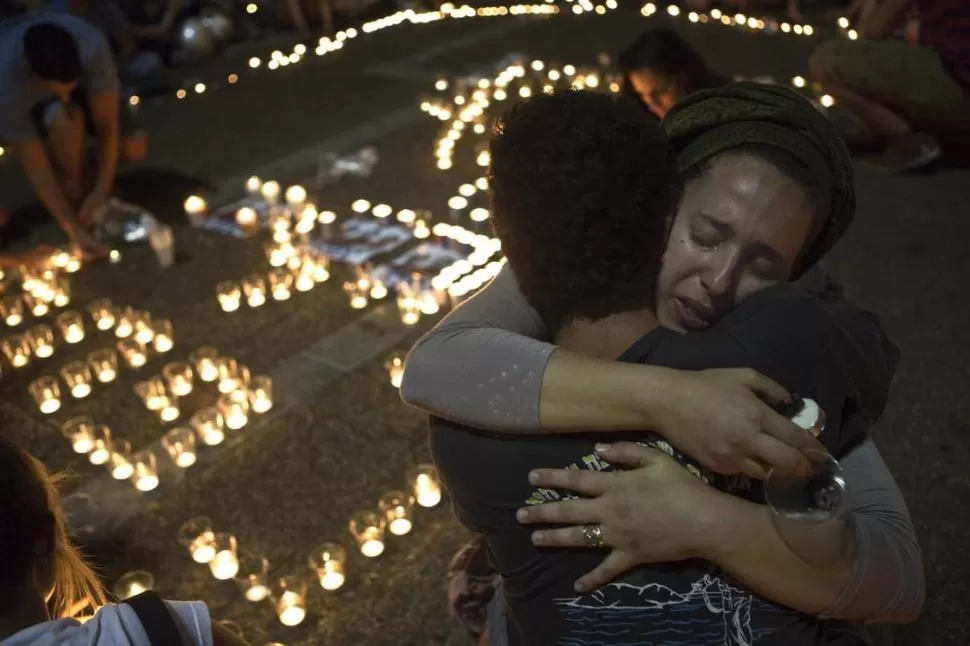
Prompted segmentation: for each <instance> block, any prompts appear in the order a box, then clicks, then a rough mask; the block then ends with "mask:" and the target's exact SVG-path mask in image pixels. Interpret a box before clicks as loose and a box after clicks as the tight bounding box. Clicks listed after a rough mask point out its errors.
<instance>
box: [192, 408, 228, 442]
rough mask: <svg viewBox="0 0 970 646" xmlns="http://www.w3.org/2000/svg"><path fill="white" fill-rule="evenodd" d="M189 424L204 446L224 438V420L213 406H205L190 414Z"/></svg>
mask: <svg viewBox="0 0 970 646" xmlns="http://www.w3.org/2000/svg"><path fill="white" fill-rule="evenodd" d="M189 424H190V425H191V426H192V428H194V429H195V432H196V433H198V435H199V439H200V440H202V443H203V444H205V445H206V446H216V445H218V444H221V443H222V441H223V440H224V439H226V431H225V422H223V420H222V414H220V413H219V410H218V409H217V408H216V407H215V406H207V407H205V408H203V409H201V410H199V411H197V412H196V413H195V414H194V415H192V418H191V419H190V420H189Z"/></svg>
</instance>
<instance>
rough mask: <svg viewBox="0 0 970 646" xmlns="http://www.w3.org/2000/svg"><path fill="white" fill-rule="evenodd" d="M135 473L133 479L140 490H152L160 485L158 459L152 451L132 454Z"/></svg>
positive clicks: (136, 487)
mask: <svg viewBox="0 0 970 646" xmlns="http://www.w3.org/2000/svg"><path fill="white" fill-rule="evenodd" d="M131 461H132V463H133V466H134V473H133V474H132V476H131V480H132V482H133V483H134V485H135V489H137V490H138V491H152V490H153V489H155V488H156V487H158V482H159V480H158V460H157V458H156V457H155V454H154V453H152V452H151V451H147V450H146V451H139V452H138V453H136V454H135V455H133V456H132V458H131Z"/></svg>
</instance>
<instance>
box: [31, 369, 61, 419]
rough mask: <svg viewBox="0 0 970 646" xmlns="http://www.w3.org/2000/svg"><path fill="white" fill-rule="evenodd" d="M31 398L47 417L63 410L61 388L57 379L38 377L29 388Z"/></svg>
mask: <svg viewBox="0 0 970 646" xmlns="http://www.w3.org/2000/svg"><path fill="white" fill-rule="evenodd" d="M28 390H29V391H30V394H31V396H32V397H33V398H34V401H35V402H37V407H38V408H39V409H40V412H42V413H44V414H45V415H50V414H51V413H56V412H57V411H59V410H60V409H61V386H60V384H58V383H57V378H56V377H38V378H37V379H34V380H33V381H32V382H30V386H28Z"/></svg>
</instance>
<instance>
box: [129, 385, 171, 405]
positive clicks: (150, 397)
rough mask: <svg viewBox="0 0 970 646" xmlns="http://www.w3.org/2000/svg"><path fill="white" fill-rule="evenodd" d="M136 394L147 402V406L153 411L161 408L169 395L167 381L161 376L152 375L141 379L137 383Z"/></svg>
mask: <svg viewBox="0 0 970 646" xmlns="http://www.w3.org/2000/svg"><path fill="white" fill-rule="evenodd" d="M135 394H136V395H138V397H139V398H140V399H141V401H142V403H143V404H145V408H147V409H148V410H152V411H157V410H161V409H162V407H163V406H164V405H165V399H166V397H167V396H168V393H167V392H166V391H165V382H164V381H163V380H162V378H161V377H151V378H150V379H146V380H145V381H139V382H138V383H136V384H135Z"/></svg>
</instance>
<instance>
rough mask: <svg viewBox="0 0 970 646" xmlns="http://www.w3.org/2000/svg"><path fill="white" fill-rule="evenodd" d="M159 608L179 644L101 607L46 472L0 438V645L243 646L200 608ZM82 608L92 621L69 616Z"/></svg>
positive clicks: (130, 615) (120, 609)
mask: <svg viewBox="0 0 970 646" xmlns="http://www.w3.org/2000/svg"><path fill="white" fill-rule="evenodd" d="M152 594H153V593H152ZM153 600H156V601H155V602H156V603H159V602H158V601H157V597H155V598H154V599H153ZM160 603H164V604H165V606H164V607H165V608H166V609H167V610H168V614H169V615H170V617H171V622H168V623H167V624H166V626H164V628H169V629H173V630H175V631H177V632H179V633H181V636H182V639H181V640H179V641H178V642H175V641H167V640H165V636H164V633H162V632H160V631H159V630H158V626H156V625H153V624H151V622H150V621H146V623H145V624H142V622H141V620H140V615H139V614H137V613H136V611H135V610H134V609H133V607H132V606H131V605H128V604H112V603H107V602H106V598H105V593H104V591H103V590H102V588H101V584H100V582H99V581H98V577H97V575H95V573H94V572H93V571H92V570H91V568H90V566H88V564H87V563H85V562H84V559H83V558H82V557H81V555H80V553H79V552H78V550H77V548H76V547H75V546H74V544H73V543H72V542H71V539H70V537H69V535H68V531H67V524H66V522H65V520H64V513H63V511H62V510H61V505H60V500H59V497H58V494H57V489H56V488H55V487H54V485H53V483H52V482H51V478H50V476H48V475H47V471H46V470H45V469H44V467H43V465H42V464H41V463H40V462H38V461H37V460H36V459H34V458H33V457H32V456H30V455H29V454H27V453H26V452H25V451H23V450H21V449H20V448H19V447H17V446H15V445H13V444H12V443H11V442H10V441H9V440H6V439H3V438H0V646H36V645H38V644H56V645H57V646H152V644H155V645H158V644H166V646H168V645H169V644H172V645H173V646H174V645H175V644H176V643H180V644H182V645H183V646H246V642H245V641H243V640H242V639H240V638H239V637H236V636H235V635H234V634H232V633H231V632H229V630H227V629H226V628H225V627H223V626H222V625H220V624H218V623H216V622H213V621H212V620H211V618H210V616H209V609H208V608H207V607H206V605H205V604H204V603H202V602H200V601H193V602H177V601H175V602H173V601H165V602H160ZM89 605H93V606H95V607H96V608H99V610H98V612H97V613H96V614H95V615H94V616H93V617H91V618H90V619H89V620H88V621H86V622H85V623H83V624H82V623H80V622H78V621H77V620H75V619H74V618H73V616H74V615H75V614H76V613H77V612H78V611H79V610H78V609H79V608H80V609H83V608H84V607H87V606H89ZM149 633H150V634H151V637H150V636H149Z"/></svg>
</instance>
